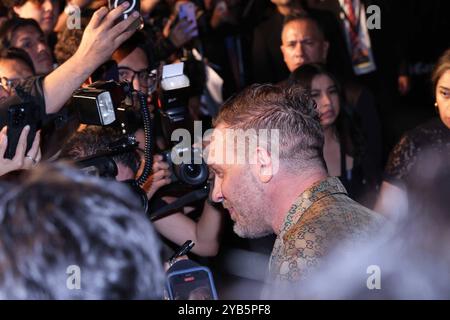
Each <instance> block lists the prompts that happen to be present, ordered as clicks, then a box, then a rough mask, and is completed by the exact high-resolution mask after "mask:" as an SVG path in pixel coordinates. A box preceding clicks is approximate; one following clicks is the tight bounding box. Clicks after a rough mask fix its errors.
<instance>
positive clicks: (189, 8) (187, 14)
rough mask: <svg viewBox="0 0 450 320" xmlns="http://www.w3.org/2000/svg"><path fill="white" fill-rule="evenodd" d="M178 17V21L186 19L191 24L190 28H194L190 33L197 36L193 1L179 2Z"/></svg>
mask: <svg viewBox="0 0 450 320" xmlns="http://www.w3.org/2000/svg"><path fill="white" fill-rule="evenodd" d="M178 18H179V19H180V21H182V20H186V21H189V22H190V23H191V24H193V27H192V28H193V29H194V30H193V32H192V33H191V35H192V36H194V37H197V36H198V26H197V15H196V9H195V5H194V3H192V2H185V3H182V4H180V6H179V8H178Z"/></svg>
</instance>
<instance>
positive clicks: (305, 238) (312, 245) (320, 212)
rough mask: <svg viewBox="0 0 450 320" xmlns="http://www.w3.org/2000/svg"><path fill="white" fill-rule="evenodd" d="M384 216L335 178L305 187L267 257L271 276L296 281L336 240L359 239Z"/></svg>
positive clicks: (313, 267)
mask: <svg viewBox="0 0 450 320" xmlns="http://www.w3.org/2000/svg"><path fill="white" fill-rule="evenodd" d="M384 221H385V219H384V218H383V217H382V216H380V215H379V214H377V213H375V212H373V211H371V210H369V209H367V208H365V207H363V206H361V205H360V204H358V203H357V202H355V201H353V200H352V199H350V198H349V197H348V195H347V191H346V190H345V188H344V186H343V185H342V184H341V182H340V181H339V179H337V178H328V179H326V180H323V181H321V182H319V183H317V184H315V185H313V186H312V187H310V188H309V189H307V190H305V191H304V192H303V193H302V194H301V195H300V196H299V197H298V199H297V200H296V201H295V203H294V204H293V205H292V207H291V209H290V210H289V212H288V214H287V216H286V218H285V221H284V224H283V226H282V230H281V232H280V234H279V235H278V237H277V239H276V241H275V245H274V248H273V251H272V255H271V257H270V264H269V272H270V276H271V278H272V279H271V280H276V281H297V280H302V279H304V278H305V277H306V276H307V275H308V273H309V272H311V271H313V270H314V269H316V268H317V267H318V266H319V264H320V261H321V259H322V258H323V257H324V256H326V255H327V254H328V253H329V252H330V250H332V249H333V247H335V246H336V245H338V244H343V243H344V242H346V243H352V242H353V243H359V242H361V241H363V240H364V239H367V238H368V237H369V236H370V235H371V234H373V233H374V232H376V230H378V229H379V228H380V226H381V225H382V224H383V222H384Z"/></svg>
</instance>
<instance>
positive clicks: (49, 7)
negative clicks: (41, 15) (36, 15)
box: [42, 0, 53, 12]
mask: <svg viewBox="0 0 450 320" xmlns="http://www.w3.org/2000/svg"><path fill="white" fill-rule="evenodd" d="M42 8H43V9H44V11H45V12H53V1H52V0H45V1H44V3H43V4H42Z"/></svg>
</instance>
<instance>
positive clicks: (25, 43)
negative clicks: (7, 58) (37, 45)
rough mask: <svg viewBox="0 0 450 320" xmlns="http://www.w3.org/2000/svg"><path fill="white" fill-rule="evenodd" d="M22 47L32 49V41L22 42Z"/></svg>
mask: <svg viewBox="0 0 450 320" xmlns="http://www.w3.org/2000/svg"><path fill="white" fill-rule="evenodd" d="M22 48H25V49H30V48H31V42H30V41H25V42H23V43H22Z"/></svg>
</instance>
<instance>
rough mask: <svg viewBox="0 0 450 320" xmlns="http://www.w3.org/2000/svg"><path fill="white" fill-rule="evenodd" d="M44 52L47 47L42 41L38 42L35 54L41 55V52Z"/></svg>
mask: <svg viewBox="0 0 450 320" xmlns="http://www.w3.org/2000/svg"><path fill="white" fill-rule="evenodd" d="M45 51H47V45H46V44H45V43H44V42H43V41H39V43H38V45H37V52H38V53H41V52H45Z"/></svg>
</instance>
